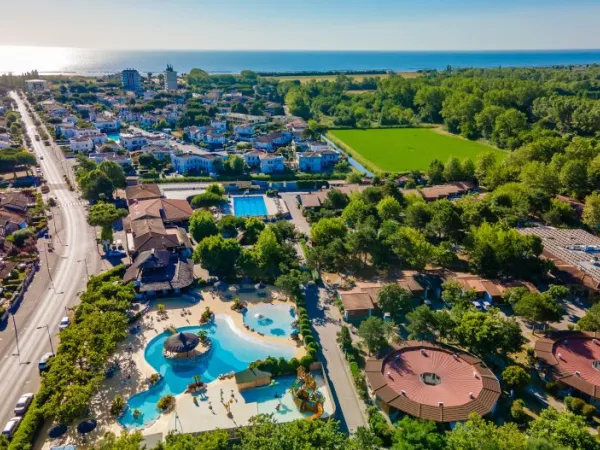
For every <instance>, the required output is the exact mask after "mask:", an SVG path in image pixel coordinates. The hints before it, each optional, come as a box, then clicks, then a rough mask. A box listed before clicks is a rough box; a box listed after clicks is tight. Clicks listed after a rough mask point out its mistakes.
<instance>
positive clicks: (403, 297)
mask: <svg viewBox="0 0 600 450" xmlns="http://www.w3.org/2000/svg"><path fill="white" fill-rule="evenodd" d="M377 306H378V307H379V309H381V310H382V311H383V312H386V313H390V315H391V316H392V317H396V318H397V317H399V316H401V315H402V314H406V313H407V312H409V311H410V310H411V309H412V306H413V300H412V295H411V293H410V292H409V291H407V290H406V289H404V288H402V287H400V285H398V284H397V283H387V284H384V285H383V286H382V287H381V289H380V290H379V293H378V294H377Z"/></svg>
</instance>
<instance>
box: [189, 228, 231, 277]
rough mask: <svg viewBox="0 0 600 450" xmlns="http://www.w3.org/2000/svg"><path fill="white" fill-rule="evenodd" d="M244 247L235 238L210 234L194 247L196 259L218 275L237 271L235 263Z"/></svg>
mask: <svg viewBox="0 0 600 450" xmlns="http://www.w3.org/2000/svg"><path fill="white" fill-rule="evenodd" d="M241 251H242V249H241V246H240V244H239V243H238V241H236V240H235V239H224V238H223V237H222V236H219V235H217V236H209V237H206V238H204V239H202V240H201V241H200V243H199V244H198V245H197V246H196V248H195V249H194V261H195V262H196V263H198V264H201V265H202V267H203V268H205V269H206V270H208V271H209V272H210V273H213V274H215V275H217V276H229V275H233V274H234V273H235V264H236V262H237V259H238V258H239V256H240V253H241Z"/></svg>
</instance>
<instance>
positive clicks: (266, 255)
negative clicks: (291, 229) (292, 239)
mask: <svg viewBox="0 0 600 450" xmlns="http://www.w3.org/2000/svg"><path fill="white" fill-rule="evenodd" d="M253 254H254V260H255V261H256V263H257V265H258V267H259V268H260V269H261V270H262V274H263V275H264V276H265V277H266V278H274V277H275V276H276V275H278V273H279V271H280V270H279V266H280V264H281V263H282V262H283V261H284V260H285V258H286V255H285V253H284V248H283V247H282V245H281V244H280V243H279V242H278V241H277V235H276V234H275V232H274V231H273V229H272V228H271V227H267V228H265V229H264V230H263V231H261V232H260V235H259V236H258V240H257V241H256V244H255V245H254V249H253Z"/></svg>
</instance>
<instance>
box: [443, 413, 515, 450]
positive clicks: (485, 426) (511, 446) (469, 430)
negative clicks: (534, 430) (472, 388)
mask: <svg viewBox="0 0 600 450" xmlns="http://www.w3.org/2000/svg"><path fill="white" fill-rule="evenodd" d="M446 436H447V439H446V442H447V448H448V450H525V449H526V447H527V437H526V436H525V435H524V434H522V433H521V432H520V431H519V429H518V428H517V426H516V425H515V424H514V423H508V424H505V425H502V426H498V425H496V424H494V423H493V422H488V421H486V420H485V419H484V418H482V417H481V416H479V415H477V414H476V413H472V414H471V415H470V416H469V420H467V421H466V422H464V423H459V424H457V425H456V427H455V428H454V430H452V432H451V433H448V434H447V435H446Z"/></svg>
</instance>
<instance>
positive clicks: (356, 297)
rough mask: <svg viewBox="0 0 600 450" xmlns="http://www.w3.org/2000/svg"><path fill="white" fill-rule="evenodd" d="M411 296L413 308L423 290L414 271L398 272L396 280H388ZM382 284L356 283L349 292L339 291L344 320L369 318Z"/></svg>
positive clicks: (375, 305) (374, 307) (421, 295)
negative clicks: (413, 302)
mask: <svg viewBox="0 0 600 450" xmlns="http://www.w3.org/2000/svg"><path fill="white" fill-rule="evenodd" d="M389 282H390V283H397V284H398V285H399V286H400V287H402V288H403V289H405V290H407V291H408V292H410V293H411V294H412V297H413V298H414V299H415V306H416V304H417V303H418V301H417V300H418V299H420V298H421V297H423V294H424V293H425V288H424V287H423V285H422V284H421V281H420V275H419V274H418V273H417V272H416V271H414V270H405V271H402V272H400V274H399V275H398V277H397V278H395V279H393V280H390V281H389ZM383 285H384V283H380V282H375V283H368V282H362V281H358V282H356V285H355V286H354V288H352V289H351V290H349V291H342V290H340V291H339V297H340V299H341V301H342V304H343V305H344V318H345V319H346V320H347V321H352V320H362V319H365V318H367V317H371V315H372V313H373V312H374V311H375V310H376V309H377V296H378V295H379V291H380V290H381V288H382V287H383Z"/></svg>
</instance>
